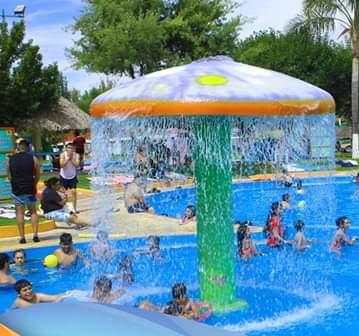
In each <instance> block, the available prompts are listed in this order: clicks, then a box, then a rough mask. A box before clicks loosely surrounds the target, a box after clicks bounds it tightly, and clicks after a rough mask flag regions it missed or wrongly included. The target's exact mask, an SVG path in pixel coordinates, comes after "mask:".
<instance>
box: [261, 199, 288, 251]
mask: <svg viewBox="0 0 359 336" xmlns="http://www.w3.org/2000/svg"><path fill="white" fill-rule="evenodd" d="M266 231H268V240H267V245H268V246H269V247H279V246H280V245H282V244H283V243H287V241H286V240H285V239H284V228H283V225H282V223H281V218H280V211H279V204H278V202H275V203H273V204H272V211H271V213H270V215H269V219H268V222H267V227H266Z"/></svg>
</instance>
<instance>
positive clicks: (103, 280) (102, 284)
mask: <svg viewBox="0 0 359 336" xmlns="http://www.w3.org/2000/svg"><path fill="white" fill-rule="evenodd" d="M124 294H125V291H124V290H123V289H122V288H120V289H118V290H116V291H114V292H113V291H112V281H111V279H110V278H108V277H106V276H105V275H101V276H98V277H97V278H96V279H95V283H94V288H93V292H92V299H94V300H95V301H96V302H98V303H112V302H113V301H115V300H117V299H119V298H120V297H121V296H122V295H124Z"/></svg>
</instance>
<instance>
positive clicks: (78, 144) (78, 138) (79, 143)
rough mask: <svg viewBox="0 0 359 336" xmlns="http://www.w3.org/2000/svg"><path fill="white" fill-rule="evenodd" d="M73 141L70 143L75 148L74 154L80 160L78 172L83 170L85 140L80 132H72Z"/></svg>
mask: <svg viewBox="0 0 359 336" xmlns="http://www.w3.org/2000/svg"><path fill="white" fill-rule="evenodd" d="M74 135H75V139H74V140H73V141H72V144H73V145H74V147H75V152H76V153H77V154H78V156H79V160H80V170H83V169H84V155H85V143H86V139H85V138H84V137H83V136H82V135H81V133H80V131H78V130H76V131H75V132H74Z"/></svg>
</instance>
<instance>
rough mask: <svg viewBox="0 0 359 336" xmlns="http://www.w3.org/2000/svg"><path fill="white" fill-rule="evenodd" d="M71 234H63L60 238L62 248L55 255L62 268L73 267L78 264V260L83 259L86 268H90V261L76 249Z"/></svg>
mask: <svg viewBox="0 0 359 336" xmlns="http://www.w3.org/2000/svg"><path fill="white" fill-rule="evenodd" d="M72 245H73V242H72V236H71V234H70V233H66V232H65V233H63V234H62V235H61V236H60V248H58V249H57V250H56V251H55V252H54V253H53V254H54V255H55V256H56V257H57V259H58V261H59V265H60V266H64V267H67V266H71V265H73V264H75V263H76V261H77V259H78V258H79V259H81V260H82V261H83V263H84V264H85V266H89V262H88V260H87V259H86V258H85V257H84V256H83V255H82V254H81V252H80V251H79V250H78V249H75V248H74V247H73V246H72Z"/></svg>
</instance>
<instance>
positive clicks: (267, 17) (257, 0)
mask: <svg viewBox="0 0 359 336" xmlns="http://www.w3.org/2000/svg"><path fill="white" fill-rule="evenodd" d="M301 11H302V0H247V1H246V2H242V5H241V6H240V7H239V10H238V12H239V13H240V14H243V15H244V16H246V17H249V18H253V19H254V20H252V22H248V23H246V24H245V25H244V26H243V28H242V31H241V34H240V37H241V38H246V37H248V36H249V35H251V34H252V33H253V32H256V31H257V32H258V31H260V30H266V29H268V28H273V29H274V30H283V29H284V28H285V27H286V25H287V24H288V22H289V21H290V20H291V19H293V18H294V17H295V16H296V15H298V14H300V13H301Z"/></svg>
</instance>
